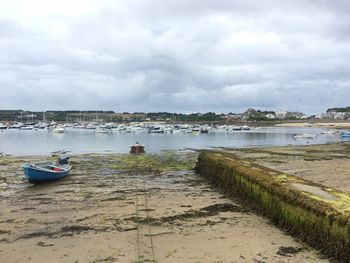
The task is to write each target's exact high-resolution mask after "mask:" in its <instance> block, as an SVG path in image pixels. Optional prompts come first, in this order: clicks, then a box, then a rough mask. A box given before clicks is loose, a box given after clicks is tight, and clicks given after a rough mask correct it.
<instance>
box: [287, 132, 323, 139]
mask: <svg viewBox="0 0 350 263" xmlns="http://www.w3.org/2000/svg"><path fill="white" fill-rule="evenodd" d="M292 137H293V139H315V138H316V137H317V134H312V133H303V134H297V133H295V134H293V135H292Z"/></svg>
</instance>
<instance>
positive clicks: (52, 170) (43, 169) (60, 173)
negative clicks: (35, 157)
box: [23, 156, 72, 183]
mask: <svg viewBox="0 0 350 263" xmlns="http://www.w3.org/2000/svg"><path fill="white" fill-rule="evenodd" d="M71 168H72V167H71V166H70V165H69V156H60V157H59V158H58V160H57V162H39V163H32V164H29V163H26V164H24V165H23V171H24V175H25V176H26V178H27V179H28V181H29V182H31V183H40V182H49V181H54V180H58V179H61V178H63V177H65V176H66V175H68V174H69V171H70V169H71Z"/></svg>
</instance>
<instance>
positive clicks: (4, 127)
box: [0, 122, 7, 130]
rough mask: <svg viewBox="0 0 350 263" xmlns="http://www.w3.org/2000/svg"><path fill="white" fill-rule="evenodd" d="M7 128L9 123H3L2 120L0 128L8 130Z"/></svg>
mask: <svg viewBox="0 0 350 263" xmlns="http://www.w3.org/2000/svg"><path fill="white" fill-rule="evenodd" d="M6 129H7V125H5V124H2V123H1V122H0V130H6Z"/></svg>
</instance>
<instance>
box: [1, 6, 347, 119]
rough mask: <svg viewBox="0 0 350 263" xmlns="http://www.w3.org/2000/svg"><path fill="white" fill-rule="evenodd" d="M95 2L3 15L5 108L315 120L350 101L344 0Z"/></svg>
mask: <svg viewBox="0 0 350 263" xmlns="http://www.w3.org/2000/svg"><path fill="white" fill-rule="evenodd" d="M90 2H91V3H93V4H95V6H96V8H94V9H92V10H90V11H89V12H83V11H82V13H79V12H78V14H76V15H70V14H69V12H68V11H67V14H66V13H65V12H64V10H63V11H62V10H61V11H57V12H59V14H57V15H52V16H51V15H50V16H48V15H45V14H42V15H38V17H37V20H36V19H35V18H33V17H31V16H30V14H31V12H34V11H33V10H28V16H25V17H21V16H19V15H18V16H17V15H16V13H13V14H12V15H7V14H6V15H5V13H3V12H0V92H1V94H3V95H2V96H0V105H2V107H5V108H25V109H30V108H32V109H104V108H106V109H111V110H118V111H183V112H190V111H217V112H224V111H226V112H228V111H241V110H244V109H246V108H248V107H257V108H261V109H275V110H301V111H305V112H307V113H317V112H323V111H325V110H326V108H327V107H334V106H348V105H347V104H348V101H347V100H346V99H345V98H344V94H347V93H349V92H350V86H349V83H350V80H349V76H350V74H349V73H350V72H349V68H350V65H349V63H350V62H349V61H350V60H349V57H350V43H349V40H348V35H349V34H347V32H348V31H349V25H350V18H349V17H348V16H347V12H346V10H349V4H348V3H347V1H337V2H334V3H331V2H329V1H317V3H316V2H310V1H303V0H297V1H283V2H280V1H272V0H271V1H253V0H249V1H228V0H227V1H226V0H225V1H224V0H220V1H209V0H206V1H179V0H176V1H175V0H170V1H150V0H147V1H135V0H132V1H113V2H100V1H93V0H91V1H89V3H90ZM67 3H68V2H67ZM67 3H66V2H65V4H66V5H67ZM68 4H69V3H68ZM3 8H4V9H5V11H6V5H5V6H4V7H3ZM52 12H55V10H54V11H52ZM39 21H42V22H43V23H39ZM45 22H47V24H45ZM38 25H40V26H38ZM57 27H58V29H57ZM57 30H58V31H57ZM334 91H336V92H334Z"/></svg>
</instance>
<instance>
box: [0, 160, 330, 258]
mask: <svg viewBox="0 0 350 263" xmlns="http://www.w3.org/2000/svg"><path fill="white" fill-rule="evenodd" d="M189 154H190V157H189V156H188V155H187V154H185V155H187V156H185V157H184V156H180V159H181V163H180V164H179V163H177V161H176V160H170V161H169V158H162V157H160V158H159V159H160V160H161V161H162V162H165V165H164V167H170V166H171V167H170V168H171V169H158V168H155V167H153V166H149V165H145V163H142V162H141V161H140V160H139V159H137V158H129V157H126V158H125V157H121V155H118V156H116V155H81V156H75V157H73V158H72V161H73V165H74V169H73V171H72V174H71V175H70V176H69V177H67V178H65V179H63V180H60V181H57V182H54V183H49V184H44V185H34V186H33V185H30V184H28V183H26V182H25V181H24V179H23V176H22V172H21V170H20V166H21V165H22V164H23V162H24V161H25V159H24V158H17V159H16V158H13V159H12V161H8V160H11V158H9V159H8V158H7V160H5V159H1V161H0V169H1V170H0V172H1V174H0V179H1V181H0V186H1V187H0V210H1V214H0V262H153V261H157V262H260V263H262V262H280V263H282V262H328V260H326V259H321V256H320V255H318V254H317V252H316V251H315V250H313V249H310V248H309V247H307V246H306V245H305V244H303V243H300V242H298V241H296V240H294V239H293V238H292V237H291V236H289V235H287V234H285V233H284V232H283V231H281V230H280V229H278V228H276V227H275V226H273V225H271V224H270V223H269V221H268V220H267V219H265V218H263V217H261V216H259V215H257V214H255V213H254V212H253V211H251V210H250V209H249V208H247V207H245V206H244V205H242V204H240V203H239V202H238V201H236V200H232V199H229V198H227V197H225V196H224V195H223V194H222V193H221V192H220V190H219V189H217V188H214V187H213V186H211V185H209V184H208V183H207V182H206V181H205V180H204V179H202V178H201V177H199V176H198V175H195V174H194V172H193V171H192V170H190V169H183V168H184V165H183V162H184V158H189V159H191V165H193V159H194V158H195V156H194V153H189ZM157 158H158V157H157ZM39 159H40V158H39ZM140 164H141V165H140ZM164 167H163V168H164ZM175 168H176V169H175Z"/></svg>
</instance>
